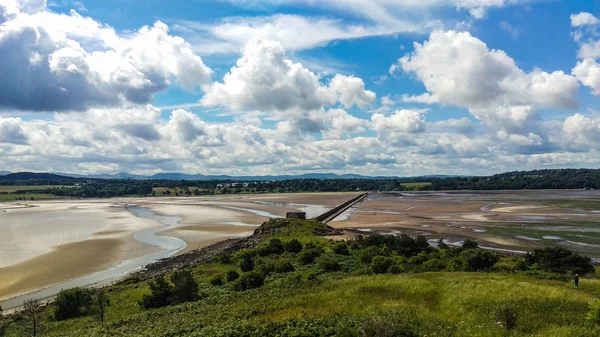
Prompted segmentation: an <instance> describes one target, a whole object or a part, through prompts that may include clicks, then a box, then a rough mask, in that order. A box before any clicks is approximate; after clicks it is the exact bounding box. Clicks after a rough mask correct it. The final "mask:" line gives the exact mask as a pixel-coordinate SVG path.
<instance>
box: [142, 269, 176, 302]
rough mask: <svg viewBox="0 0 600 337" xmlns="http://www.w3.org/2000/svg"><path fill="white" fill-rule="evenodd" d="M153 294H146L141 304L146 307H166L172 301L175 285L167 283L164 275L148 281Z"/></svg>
mask: <svg viewBox="0 0 600 337" xmlns="http://www.w3.org/2000/svg"><path fill="white" fill-rule="evenodd" d="M148 286H150V291H151V294H150V295H148V294H144V296H143V297H142V301H141V302H140V305H141V306H142V307H143V308H144V309H151V308H160V307H165V306H167V305H169V304H170V303H171V294H172V291H173V287H172V286H171V285H170V284H168V283H167V281H166V280H165V278H164V276H160V277H158V278H156V279H154V280H153V281H150V282H148Z"/></svg>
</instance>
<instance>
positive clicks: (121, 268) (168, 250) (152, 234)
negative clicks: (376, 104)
mask: <svg viewBox="0 0 600 337" xmlns="http://www.w3.org/2000/svg"><path fill="white" fill-rule="evenodd" d="M128 210H129V211H130V212H131V213H133V214H134V215H135V216H137V217H139V218H144V219H153V220H158V221H160V222H161V223H162V224H164V225H165V226H161V227H155V228H149V229H146V230H142V231H139V232H136V233H135V234H134V237H135V239H136V240H137V241H139V242H141V243H144V244H148V245H152V246H156V247H159V248H160V249H161V251H160V252H156V253H153V254H149V255H145V256H142V257H139V258H136V259H131V260H128V261H125V262H123V263H121V264H120V265H118V266H116V267H113V268H110V269H107V270H104V271H101V272H97V273H94V274H90V275H87V276H84V277H80V278H77V279H73V280H70V281H67V282H64V283H60V284H57V285H54V286H51V287H48V288H45V289H42V290H39V291H36V292H33V293H30V294H26V295H22V296H17V297H14V298H11V299H8V300H5V301H2V302H0V305H1V306H2V308H4V309H11V308H15V307H19V306H21V305H22V304H23V302H24V301H25V300H27V299H30V298H33V299H40V300H41V299H46V298H50V297H52V296H54V295H56V294H57V293H58V292H60V291H61V290H62V289H68V288H73V287H83V286H90V285H94V284H102V283H105V282H108V281H111V280H114V279H117V278H119V277H122V276H125V275H126V274H128V273H130V272H132V271H135V270H138V269H141V268H142V267H143V266H145V265H147V264H149V263H152V262H155V261H157V260H159V259H163V258H166V257H169V256H172V255H174V254H176V253H177V252H179V251H181V250H183V249H185V248H186V247H187V244H186V243H185V241H183V240H181V239H178V238H174V237H170V236H162V235H157V233H159V232H162V231H165V230H169V229H172V228H175V227H177V226H179V221H180V220H181V218H179V217H173V216H165V215H158V214H155V213H153V212H152V211H150V210H149V209H146V208H142V207H136V206H133V207H128Z"/></svg>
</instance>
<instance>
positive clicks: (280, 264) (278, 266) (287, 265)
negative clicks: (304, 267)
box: [275, 260, 294, 273]
mask: <svg viewBox="0 0 600 337" xmlns="http://www.w3.org/2000/svg"><path fill="white" fill-rule="evenodd" d="M291 271H294V266H293V265H292V263H291V262H290V261H288V260H281V261H277V263H275V272H276V273H289V272H291Z"/></svg>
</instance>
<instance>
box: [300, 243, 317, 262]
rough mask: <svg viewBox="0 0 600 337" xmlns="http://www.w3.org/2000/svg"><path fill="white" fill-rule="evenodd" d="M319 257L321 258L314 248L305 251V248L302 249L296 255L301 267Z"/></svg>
mask: <svg viewBox="0 0 600 337" xmlns="http://www.w3.org/2000/svg"><path fill="white" fill-rule="evenodd" d="M319 256H321V252H320V251H319V250H317V249H316V248H309V249H307V247H304V250H302V252H301V253H300V254H299V255H298V261H300V263H302V264H303V265H307V264H311V263H313V262H315V260H316V259H317V257H319Z"/></svg>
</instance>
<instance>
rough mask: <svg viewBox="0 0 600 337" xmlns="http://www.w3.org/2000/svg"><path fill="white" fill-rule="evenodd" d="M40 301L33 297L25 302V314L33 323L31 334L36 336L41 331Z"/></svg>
mask: <svg viewBox="0 0 600 337" xmlns="http://www.w3.org/2000/svg"><path fill="white" fill-rule="evenodd" d="M39 311H40V301H39V300H34V299H32V298H30V299H28V300H26V301H25V302H23V314H24V315H25V317H27V318H28V319H29V323H31V334H32V335H33V336H34V337H35V336H37V335H38V332H39V324H40V322H39V321H40V317H39V316H40V314H39Z"/></svg>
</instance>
